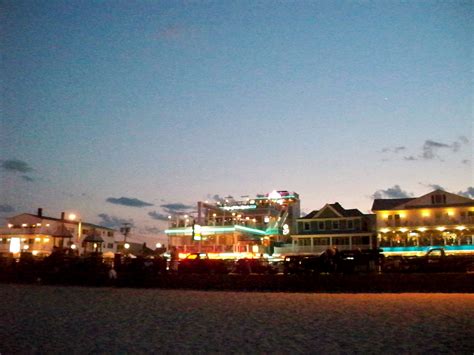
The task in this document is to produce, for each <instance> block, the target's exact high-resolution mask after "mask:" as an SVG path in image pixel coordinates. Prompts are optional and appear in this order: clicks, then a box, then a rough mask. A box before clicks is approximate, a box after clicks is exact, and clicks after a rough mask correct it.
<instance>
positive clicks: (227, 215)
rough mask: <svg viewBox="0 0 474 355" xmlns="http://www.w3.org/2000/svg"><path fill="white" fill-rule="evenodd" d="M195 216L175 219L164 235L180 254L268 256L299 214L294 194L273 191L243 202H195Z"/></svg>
mask: <svg viewBox="0 0 474 355" xmlns="http://www.w3.org/2000/svg"><path fill="white" fill-rule="evenodd" d="M197 207H198V208H197V216H196V217H194V218H192V217H189V216H187V215H186V216H183V217H181V218H180V217H179V216H175V218H173V217H171V219H170V228H169V229H167V230H166V231H165V232H166V234H167V235H168V238H169V246H170V247H176V248H177V249H178V250H179V251H180V252H219V253H239V252H253V253H271V252H272V248H273V246H274V245H275V244H278V243H284V242H286V241H288V240H289V238H290V233H291V231H292V230H293V231H294V230H296V218H298V217H299V214H300V200H299V196H298V194H297V193H294V192H292V193H290V192H288V191H273V192H271V193H269V194H266V195H257V196H256V197H254V198H246V199H245V200H243V201H235V200H233V199H230V198H228V199H225V200H223V201H219V202H216V203H209V202H198V206H197Z"/></svg>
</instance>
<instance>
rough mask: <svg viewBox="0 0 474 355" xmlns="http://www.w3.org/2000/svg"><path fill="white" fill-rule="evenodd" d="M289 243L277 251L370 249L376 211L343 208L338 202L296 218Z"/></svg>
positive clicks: (373, 234) (373, 243) (374, 241)
mask: <svg viewBox="0 0 474 355" xmlns="http://www.w3.org/2000/svg"><path fill="white" fill-rule="evenodd" d="M291 239H292V243H291V245H287V246H285V247H284V248H280V249H278V252H279V253H301V254H304V253H318V252H322V251H325V250H326V249H328V248H337V249H338V250H355V249H372V248H375V247H376V245H377V240H376V232H375V215H373V214H364V213H362V212H361V211H359V210H358V209H345V208H344V207H342V206H341V205H340V204H339V203H338V202H336V203H331V204H326V205H325V206H323V207H322V208H321V209H320V210H315V211H312V212H311V213H309V214H308V215H306V216H304V217H301V218H298V219H297V230H296V233H294V234H292V235H291Z"/></svg>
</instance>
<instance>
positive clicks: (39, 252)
mask: <svg viewBox="0 0 474 355" xmlns="http://www.w3.org/2000/svg"><path fill="white" fill-rule="evenodd" d="M7 223H8V224H7V227H4V228H0V254H13V255H16V256H17V255H19V254H20V253H21V252H31V253H32V254H33V255H36V256H47V255H49V254H51V253H52V252H53V250H55V249H64V250H71V251H73V252H74V253H79V254H80V255H87V254H90V253H94V252H99V253H102V254H103V255H104V256H109V257H113V254H114V253H115V251H116V245H115V239H114V230H113V229H110V228H106V227H102V226H98V225H95V224H92V223H87V222H83V221H81V220H76V217H75V216H74V215H73V214H71V215H69V216H67V217H66V215H65V213H64V212H63V213H61V217H60V218H54V217H46V216H43V209H42V208H38V212H37V213H36V214H30V213H22V214H19V215H16V216H13V217H10V218H7Z"/></svg>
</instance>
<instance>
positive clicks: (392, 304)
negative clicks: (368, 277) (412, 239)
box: [0, 285, 474, 354]
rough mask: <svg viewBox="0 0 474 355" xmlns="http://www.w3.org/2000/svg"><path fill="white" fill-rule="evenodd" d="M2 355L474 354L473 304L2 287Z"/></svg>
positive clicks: (462, 298)
mask: <svg viewBox="0 0 474 355" xmlns="http://www.w3.org/2000/svg"><path fill="white" fill-rule="evenodd" d="M0 295H1V303H0V314H1V318H2V322H0V339H2V342H1V344H0V353H2V354H3V353H5V354H8V353H18V352H22V353H31V352H41V353H51V352H53V353H65V352H74V353H85V352H100V353H103V352H107V353H117V352H119V353H123V352H133V353H150V352H168V353H169V352H172V353H177V352H185V353H189V352H229V351H230V352H239V353H249V352H250V353H255V352H259V353H261V352H275V351H276V352H278V353H289V352H299V353H314V352H331V353H354V352H363V353H380V352H384V353H387V352H389V353H407V352H410V353H413V352H414V353H426V352H436V353H438V352H456V353H459V352H466V353H472V352H473V351H474V340H473V338H474V332H473V329H474V295H473V294H308V293H299V294H298V293H243V292H242V293H237V292H202V291H174V290H158V289H149V290H140V289H110V288H97V289H94V288H80V287H45V286H21V285H0Z"/></svg>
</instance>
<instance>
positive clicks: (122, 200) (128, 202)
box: [105, 197, 153, 208]
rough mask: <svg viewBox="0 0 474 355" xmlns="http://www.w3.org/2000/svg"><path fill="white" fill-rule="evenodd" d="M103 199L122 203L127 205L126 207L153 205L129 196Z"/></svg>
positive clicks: (115, 203)
mask: <svg viewBox="0 0 474 355" xmlns="http://www.w3.org/2000/svg"><path fill="white" fill-rule="evenodd" d="M105 201H107V202H109V203H113V204H114V205H122V206H128V207H138V208H141V207H147V206H153V204H152V203H149V202H145V201H142V200H139V199H137V198H130V197H119V198H115V197H109V198H107V199H106V200H105Z"/></svg>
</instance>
